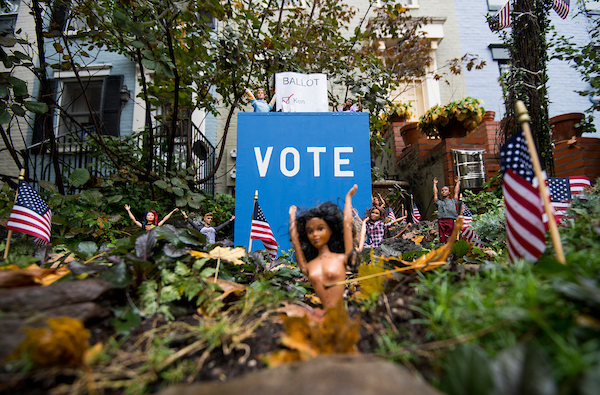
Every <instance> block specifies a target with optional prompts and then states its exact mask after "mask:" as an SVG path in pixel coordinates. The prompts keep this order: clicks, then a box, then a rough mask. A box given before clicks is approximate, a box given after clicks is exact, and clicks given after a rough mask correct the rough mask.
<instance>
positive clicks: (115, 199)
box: [106, 195, 123, 204]
mask: <svg viewBox="0 0 600 395" xmlns="http://www.w3.org/2000/svg"><path fill="white" fill-rule="evenodd" d="M122 199H123V195H115V196H110V197H109V198H107V199H106V200H107V202H108V204H112V203H117V202H120V201H121V200H122Z"/></svg>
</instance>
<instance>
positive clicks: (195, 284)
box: [183, 277, 202, 300]
mask: <svg viewBox="0 0 600 395" xmlns="http://www.w3.org/2000/svg"><path fill="white" fill-rule="evenodd" d="M200 291H202V283H201V282H200V281H198V279H197V278H196V277H188V278H186V279H185V280H184V281H183V294H184V295H185V296H186V297H187V298H188V300H190V299H192V298H194V297H195V296H197V295H198V293H199V292H200Z"/></svg>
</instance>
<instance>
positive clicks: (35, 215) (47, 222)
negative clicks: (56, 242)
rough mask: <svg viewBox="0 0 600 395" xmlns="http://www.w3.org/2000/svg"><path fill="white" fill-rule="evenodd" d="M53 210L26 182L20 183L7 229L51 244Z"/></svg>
mask: <svg viewBox="0 0 600 395" xmlns="http://www.w3.org/2000/svg"><path fill="white" fill-rule="evenodd" d="M51 222H52V210H50V207H49V206H48V204H46V202H45V201H44V199H42V198H41V197H40V195H38V193H37V192H36V191H35V190H34V189H33V188H31V186H30V185H29V184H28V183H27V182H25V181H19V188H18V189H17V200H16V201H15V204H14V206H13V208H12V211H11V213H10V218H9V219H8V223H7V224H6V229H8V230H14V231H16V232H21V233H25V234H28V235H31V236H34V237H37V238H38V239H40V240H43V242H44V243H50V227H51Z"/></svg>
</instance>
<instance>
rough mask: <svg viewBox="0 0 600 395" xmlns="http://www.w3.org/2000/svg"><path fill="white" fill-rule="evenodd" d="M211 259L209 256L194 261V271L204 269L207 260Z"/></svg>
mask: <svg viewBox="0 0 600 395" xmlns="http://www.w3.org/2000/svg"><path fill="white" fill-rule="evenodd" d="M208 261H209V259H208V258H200V259H196V261H195V262H194V264H193V265H192V269H194V271H196V272H198V271H200V269H202V268H203V267H204V265H205V264H206V262H208Z"/></svg>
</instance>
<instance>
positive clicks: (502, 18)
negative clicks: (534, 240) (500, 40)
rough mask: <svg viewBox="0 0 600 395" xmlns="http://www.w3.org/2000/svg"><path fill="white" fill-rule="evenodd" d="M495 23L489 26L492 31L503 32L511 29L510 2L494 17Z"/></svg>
mask: <svg viewBox="0 0 600 395" xmlns="http://www.w3.org/2000/svg"><path fill="white" fill-rule="evenodd" d="M492 19H493V22H492V23H490V24H489V27H490V30H492V31H494V30H501V29H506V28H507V27H510V0H508V1H507V2H506V4H504V6H503V7H502V8H501V9H500V11H498V12H497V13H496V15H494V16H493V17H492Z"/></svg>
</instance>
